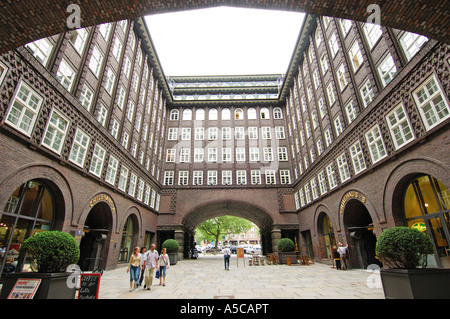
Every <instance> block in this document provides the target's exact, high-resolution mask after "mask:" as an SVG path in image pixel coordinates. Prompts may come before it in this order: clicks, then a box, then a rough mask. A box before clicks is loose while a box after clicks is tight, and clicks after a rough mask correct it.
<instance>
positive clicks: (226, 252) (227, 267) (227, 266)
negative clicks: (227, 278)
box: [222, 247, 231, 270]
mask: <svg viewBox="0 0 450 319" xmlns="http://www.w3.org/2000/svg"><path fill="white" fill-rule="evenodd" d="M222 251H223V259H224V262H225V270H230V255H231V250H230V248H228V247H225V248H224V249H223V250H222Z"/></svg>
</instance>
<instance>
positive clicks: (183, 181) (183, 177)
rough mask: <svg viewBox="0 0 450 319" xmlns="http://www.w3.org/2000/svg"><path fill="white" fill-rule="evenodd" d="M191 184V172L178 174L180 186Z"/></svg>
mask: <svg viewBox="0 0 450 319" xmlns="http://www.w3.org/2000/svg"><path fill="white" fill-rule="evenodd" d="M188 183H189V171H179V172H178V185H187V184H188Z"/></svg>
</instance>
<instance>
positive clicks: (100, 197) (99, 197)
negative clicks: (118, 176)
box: [89, 194, 116, 213]
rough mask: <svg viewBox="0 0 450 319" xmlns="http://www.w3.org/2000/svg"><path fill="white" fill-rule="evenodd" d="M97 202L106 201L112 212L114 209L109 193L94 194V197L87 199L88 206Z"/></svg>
mask: <svg viewBox="0 0 450 319" xmlns="http://www.w3.org/2000/svg"><path fill="white" fill-rule="evenodd" d="M98 202H106V203H108V205H109V207H111V211H112V212H113V213H114V212H115V211H116V207H115V205H114V201H113V200H112V198H111V197H109V195H106V194H99V195H96V196H95V197H94V198H92V199H91V200H90V201H89V207H92V206H94V205H95V204H97V203H98Z"/></svg>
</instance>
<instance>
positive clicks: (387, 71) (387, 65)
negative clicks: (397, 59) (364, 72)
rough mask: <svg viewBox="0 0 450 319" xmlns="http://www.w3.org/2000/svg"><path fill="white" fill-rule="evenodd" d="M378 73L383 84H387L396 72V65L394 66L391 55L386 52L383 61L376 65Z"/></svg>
mask: <svg viewBox="0 0 450 319" xmlns="http://www.w3.org/2000/svg"><path fill="white" fill-rule="evenodd" d="M378 74H379V75H380V78H381V82H383V86H386V85H388V84H389V83H390V82H391V81H392V79H393V78H394V77H395V75H396V74H397V67H396V66H395V63H394V59H393V58H392V55H390V54H388V56H387V57H386V58H384V60H383V62H381V64H380V65H379V66H378Z"/></svg>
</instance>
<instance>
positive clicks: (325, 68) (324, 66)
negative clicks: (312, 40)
mask: <svg viewBox="0 0 450 319" xmlns="http://www.w3.org/2000/svg"><path fill="white" fill-rule="evenodd" d="M320 68H321V69H322V74H324V75H325V73H327V71H328V60H327V55H326V53H324V54H323V55H322V57H321V58H320Z"/></svg>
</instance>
